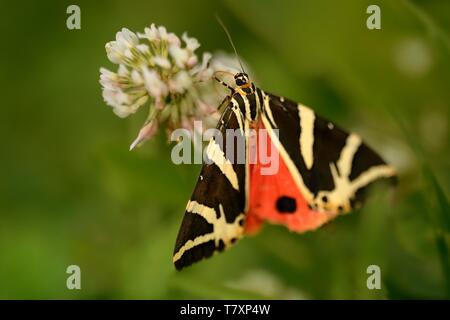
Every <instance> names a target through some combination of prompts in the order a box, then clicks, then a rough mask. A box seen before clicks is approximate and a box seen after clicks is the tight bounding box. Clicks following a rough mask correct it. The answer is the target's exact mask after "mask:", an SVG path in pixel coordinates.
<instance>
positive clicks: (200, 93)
mask: <svg viewBox="0 0 450 320" xmlns="http://www.w3.org/2000/svg"><path fill="white" fill-rule="evenodd" d="M181 38H182V40H183V42H182V41H180V38H179V37H178V36H177V35H175V34H174V33H171V32H167V30H166V28H165V27H163V26H159V27H157V26H155V25H154V24H152V25H151V26H150V27H147V28H145V29H144V33H137V34H136V33H134V32H132V31H130V30H128V29H127V28H123V29H122V30H121V31H119V32H117V34H116V40H115V41H111V42H108V43H107V44H106V46H105V49H106V53H107V56H108V59H109V60H110V61H111V62H112V63H114V64H117V65H119V66H118V69H117V72H112V71H110V70H107V69H105V68H100V84H101V85H102V89H103V99H104V100H105V102H106V103H107V104H108V105H110V106H111V107H112V108H113V111H114V113H115V114H116V115H118V116H119V117H122V118H125V117H127V116H129V115H130V114H133V113H135V112H136V111H137V110H138V109H139V108H140V107H141V106H143V105H144V104H148V105H149V115H148V118H147V120H146V122H145V125H144V126H143V127H142V128H141V130H140V132H139V134H138V137H137V138H136V140H135V141H133V143H132V144H131V146H130V149H133V148H134V147H135V146H137V145H138V144H140V143H141V142H143V141H144V140H146V139H149V138H150V137H152V136H153V135H154V134H156V132H157V131H158V130H159V128H161V126H164V127H165V128H166V130H167V133H168V134H169V135H170V133H171V131H173V130H174V129H177V128H179V127H184V128H187V129H189V128H192V127H193V121H194V120H204V121H206V126H207V127H211V126H214V125H215V124H216V122H217V120H218V118H219V116H220V115H219V113H218V110H217V107H218V104H219V103H220V101H222V99H223V97H224V96H225V94H226V91H222V92H220V91H219V90H223V88H222V87H221V86H220V85H219V86H218V87H217V85H216V82H215V81H214V80H213V75H214V73H215V71H218V70H220V71H230V70H234V71H235V72H237V71H238V70H239V68H237V69H233V67H231V66H230V61H231V60H229V59H228V58H227V59H228V60H225V59H222V58H220V57H218V58H217V59H216V58H215V59H212V55H211V54H210V53H206V52H205V53H203V56H202V59H201V60H199V58H198V56H197V54H196V53H195V51H196V50H197V49H198V48H199V47H200V43H199V42H198V40H197V39H195V38H192V37H189V36H188V35H187V33H186V32H185V33H184V34H183V35H182V37H181ZM222 60H223V61H222ZM233 64H235V61H233Z"/></svg>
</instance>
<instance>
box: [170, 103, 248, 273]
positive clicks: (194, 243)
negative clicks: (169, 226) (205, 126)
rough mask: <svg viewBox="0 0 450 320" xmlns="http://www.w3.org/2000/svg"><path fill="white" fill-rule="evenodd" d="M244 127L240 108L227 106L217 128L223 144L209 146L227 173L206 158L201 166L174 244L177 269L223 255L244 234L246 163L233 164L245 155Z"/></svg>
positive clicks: (215, 160) (212, 160) (214, 159)
mask: <svg viewBox="0 0 450 320" xmlns="http://www.w3.org/2000/svg"><path fill="white" fill-rule="evenodd" d="M238 117H240V118H238ZM243 123H244V117H243V115H242V112H241V111H240V110H239V108H235V109H233V104H232V103H231V102H230V103H229V104H228V106H227V107H226V109H225V111H224V113H223V115H222V117H221V119H220V120H219V124H218V126H217V129H218V130H219V131H220V133H221V136H222V137H223V138H224V141H223V143H220V141H219V140H218V139H217V138H213V139H212V140H213V141H212V142H211V141H210V145H209V146H208V148H210V146H211V143H213V144H215V146H214V148H215V151H216V152H219V153H220V152H221V151H222V152H223V154H224V157H225V160H228V161H230V163H229V165H228V166H227V168H226V169H224V167H223V166H222V168H221V165H220V163H223V162H220V163H219V164H218V163H217V162H218V161H217V158H216V157H213V159H210V158H208V159H209V160H210V163H209V164H207V163H205V164H204V165H203V167H202V169H201V172H200V176H199V178H198V180H197V184H196V185H195V188H194V192H193V194H192V196H191V200H190V201H189V203H188V206H187V209H186V212H185V215H184V218H183V221H182V223H181V227H180V230H179V233H178V237H177V240H176V243H175V248H174V259H173V260H174V264H175V267H176V268H177V269H182V268H183V267H186V266H188V265H190V264H192V263H194V262H196V261H198V260H201V259H203V258H206V257H209V256H211V255H212V254H213V253H214V252H216V251H222V250H223V249H225V248H226V247H228V246H230V245H231V244H233V243H234V242H235V241H236V240H237V239H239V238H240V237H241V236H242V234H243V224H244V210H245V206H246V164H245V162H246V159H245V158H244V159H243V161H241V163H237V161H233V158H234V160H236V159H238V152H244V155H246V153H245V139H244V138H243V137H244V135H243V134H244V133H245V128H244V127H243ZM241 129H242V131H241ZM231 139H235V144H234V146H235V147H234V148H232V149H231V150H230V148H229V147H228V146H230V142H231ZM237 139H241V144H239V143H236V140H237ZM242 141H244V143H242ZM217 148H219V149H217ZM227 148H228V149H227ZM242 148H244V149H242ZM240 156H242V154H240ZM240 159H241V160H242V158H240ZM224 171H226V172H227V175H226V174H225V173H224ZM234 178H236V179H237V180H234ZM236 181H237V183H236ZM236 186H238V188H236ZM193 203H195V204H193ZM211 213H213V214H212V215H211Z"/></svg>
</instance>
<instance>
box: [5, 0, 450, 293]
mask: <svg viewBox="0 0 450 320" xmlns="http://www.w3.org/2000/svg"><path fill="white" fill-rule="evenodd" d="M70 4H78V5H79V6H80V7H81V27H82V28H81V30H74V31H70V30H68V29H67V28H66V18H67V14H66V8H67V6H68V5H70ZM370 4H378V5H379V6H380V7H381V23H382V29H381V30H368V29H367V28H366V19H367V17H368V14H366V8H367V6H368V5H370ZM0 7H1V9H0V12H2V18H1V19H0V26H1V30H2V31H3V32H2V38H3V40H4V41H3V45H2V49H1V50H0V61H1V73H0V87H1V90H2V99H1V100H2V101H1V106H2V116H1V117H0V123H1V125H0V133H1V137H2V151H1V158H0V168H1V169H0V172H1V176H0V298H32V299H36V298H63V299H71V298H76V299H78V298H87V299H91V298H95V299H97V298H113V299H118V298H120V299H121V298H144V299H152V298H160V299H167V298H174V299H179V298H200V299H203V298H213V299H215V298H219V299H221V298H236V299H241V298H242V299H244V298H255V299H257V298H276V299H285V298H294V299H296V298H300V299H301V298H305V299H347V298H348V299H363V298H364V299H365V298H368V299H386V298H450V266H449V252H448V250H449V249H448V248H449V245H450V240H449V239H450V233H449V230H450V213H449V206H448V194H449V192H450V183H449V169H450V168H449V153H450V148H449V145H448V136H449V101H450V92H449V91H450V90H449V89H450V87H449V83H450V60H449V58H450V41H449V30H450V19H449V18H450V2H449V1H444V0H428V1H375V0H374V1H365V0H363V1H362V0H353V1H350V0H347V1H333V0H329V1H324V0H320V1H317V0H315V1H313V0H308V1H306V0H305V1H268V0H265V1H262V0H246V1H234V0H229V1H206V0H205V1H199V0H195V1H182V0H179V1H175V0H165V1H150V0H149V1H96V2H94V1H74V2H66V1H39V2H38V1H26V2H10V3H8V4H7V3H6V2H2V4H1V5H0ZM215 13H218V14H219V15H220V16H221V18H222V19H223V20H224V21H225V23H226V24H227V25H228V27H229V29H230V31H231V33H232V35H233V38H234V41H235V43H236V45H237V47H238V49H239V51H240V54H241V55H242V57H243V58H244V59H245V60H246V62H247V63H248V64H249V65H250V67H251V69H252V70H253V73H254V74H255V75H256V78H257V79H258V81H257V84H258V85H259V86H260V87H262V88H264V89H265V90H267V91H270V92H273V93H277V94H280V95H283V96H286V97H290V98H292V99H294V100H297V101H299V102H303V103H304V104H306V105H309V106H311V107H313V108H314V109H315V110H316V111H317V112H318V113H319V114H321V115H323V116H325V117H328V118H329V119H332V120H333V121H334V122H336V123H338V124H340V125H341V126H343V127H345V128H348V129H349V130H354V131H356V132H358V133H360V134H361V135H362V136H363V138H364V139H365V140H366V141H367V142H368V143H369V144H370V145H372V146H373V147H374V148H375V149H376V150H378V151H379V152H380V153H381V154H382V155H383V156H384V157H385V158H386V159H387V160H389V161H390V162H391V163H393V164H394V165H395V166H397V168H398V170H399V172H400V184H399V186H398V187H397V188H396V189H395V192H389V191H387V190H379V191H378V192H376V193H375V194H373V195H372V196H371V197H370V200H369V202H368V203H367V205H366V206H365V207H364V208H363V209H362V210H359V212H356V213H354V214H352V215H349V216H345V217H340V218H338V219H337V220H336V221H335V222H333V223H331V224H329V225H327V226H325V227H324V228H322V229H320V230H318V231H316V232H310V233H307V234H304V235H298V234H294V233H290V232H288V231H287V230H286V229H285V228H283V227H280V226H266V227H265V228H264V229H263V231H262V232H261V233H260V234H258V235H257V236H254V237H249V238H245V239H243V240H242V241H240V243H239V244H238V245H237V246H235V247H234V248H233V249H231V250H229V251H227V252H226V253H224V254H221V255H216V256H214V257H213V258H211V259H208V260H205V261H202V262H201V263H198V264H196V265H194V266H192V267H191V268H188V269H185V270H183V271H182V272H176V271H175V270H174V268H173V266H172V262H171V258H172V256H171V254H172V249H173V245H174V241H175V238H176V234H177V231H178V227H179V225H180V222H181V219H182V215H183V213H184V208H185V205H186V201H187V200H188V199H189V197H190V195H191V191H192V189H193V186H194V183H195V181H196V178H197V174H198V172H199V169H200V168H199V166H194V165H181V166H176V165H174V164H172V162H171V161H170V145H168V144H167V143H166V140H167V138H166V136H165V134H161V135H159V137H157V138H155V139H153V140H151V141H149V142H147V143H146V144H145V145H144V146H143V147H141V148H139V149H138V150H137V151H134V152H129V151H128V146H129V144H130V142H131V141H132V140H133V139H134V137H135V135H136V133H137V131H138V129H139V128H140V125H141V124H142V122H143V121H144V118H145V116H146V112H145V111H144V110H141V112H139V113H138V114H137V115H134V116H132V117H130V118H127V119H125V120H123V119H120V118H118V117H116V116H115V115H114V114H113V113H112V110H111V108H110V107H108V106H107V105H106V104H105V103H104V102H103V100H102V97H101V89H100V85H99V83H98V80H99V68H100V67H101V66H105V67H107V68H110V69H112V70H115V67H114V66H113V65H111V63H109V61H108V60H107V57H106V53H105V50H104V46H105V43H106V42H108V41H111V40H113V38H114V37H115V33H116V32H117V31H119V30H120V28H122V27H128V28H129V29H131V30H133V31H140V32H142V31H143V29H144V27H146V26H148V25H150V24H151V23H152V22H155V23H157V24H161V25H165V26H166V27H167V28H168V30H169V31H173V32H175V33H177V34H181V33H182V32H183V31H185V30H187V31H188V32H189V35H191V36H194V37H196V38H198V39H199V41H200V43H201V44H202V47H201V48H200V49H199V53H200V52H201V51H203V50H207V51H211V52H214V51H216V50H226V51H230V46H229V44H228V42H227V39H226V36H225V35H224V32H223V30H222V29H221V28H220V26H219V25H218V23H217V22H216V20H215V18H214V14H215ZM71 264H76V265H79V266H80V267H81V272H82V279H81V285H82V290H73V291H70V290H68V289H67V288H66V278H67V276H68V275H67V274H66V268H67V266H68V265H71ZM371 264H376V265H379V266H380V267H381V272H382V289H381V290H373V291H370V290H368V289H367V287H366V279H367V277H368V275H367V274H366V268H367V266H369V265H371Z"/></svg>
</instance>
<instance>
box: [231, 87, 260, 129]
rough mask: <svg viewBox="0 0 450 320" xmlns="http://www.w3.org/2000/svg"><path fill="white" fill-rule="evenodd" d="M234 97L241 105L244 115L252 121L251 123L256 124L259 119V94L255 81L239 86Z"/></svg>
mask: <svg viewBox="0 0 450 320" xmlns="http://www.w3.org/2000/svg"><path fill="white" fill-rule="evenodd" d="M232 98H233V100H234V101H235V102H236V104H237V105H238V106H239V109H240V111H241V113H242V115H243V116H244V117H245V119H246V120H247V121H249V122H250V125H252V124H255V123H256V122H257V121H258V120H259V114H260V107H259V106H260V103H259V96H258V95H257V89H256V87H255V85H254V84H253V83H249V84H248V85H242V86H238V87H237V88H236V89H235V92H234V94H233V96H232Z"/></svg>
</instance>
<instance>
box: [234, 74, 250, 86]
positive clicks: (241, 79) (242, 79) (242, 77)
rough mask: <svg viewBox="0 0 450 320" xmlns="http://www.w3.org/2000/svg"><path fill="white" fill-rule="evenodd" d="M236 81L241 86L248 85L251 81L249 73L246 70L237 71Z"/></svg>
mask: <svg viewBox="0 0 450 320" xmlns="http://www.w3.org/2000/svg"><path fill="white" fill-rule="evenodd" d="M234 81H235V82H236V85H237V86H239V87H241V86H245V85H248V84H249V83H250V80H249V79H248V75H247V74H246V73H244V72H239V73H236V74H235V75H234Z"/></svg>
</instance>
